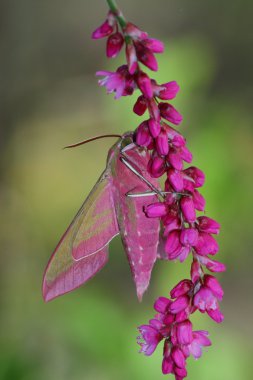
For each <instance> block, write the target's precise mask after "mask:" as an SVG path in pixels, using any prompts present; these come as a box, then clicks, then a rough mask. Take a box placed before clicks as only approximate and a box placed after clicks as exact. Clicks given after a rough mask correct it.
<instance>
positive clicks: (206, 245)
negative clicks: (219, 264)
mask: <svg viewBox="0 0 253 380" xmlns="http://www.w3.org/2000/svg"><path fill="white" fill-rule="evenodd" d="M194 248H195V251H196V252H197V254H199V255H204V256H206V255H216V253H217V252H218V250H219V246H218V243H217V242H216V240H215V239H214V238H213V237H212V236H211V235H210V234H207V233H205V232H200V233H199V235H198V241H197V243H196V244H195V247H194Z"/></svg>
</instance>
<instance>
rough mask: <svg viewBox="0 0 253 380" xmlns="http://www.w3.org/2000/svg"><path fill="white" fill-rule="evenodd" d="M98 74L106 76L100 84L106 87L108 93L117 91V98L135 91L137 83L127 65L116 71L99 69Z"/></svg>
mask: <svg viewBox="0 0 253 380" xmlns="http://www.w3.org/2000/svg"><path fill="white" fill-rule="evenodd" d="M96 75H97V76H105V77H104V78H103V79H100V80H99V81H98V83H99V85H100V86H105V87H106V90H107V93H108V94H111V93H112V92H115V93H116V95H115V99H119V98H120V97H121V96H127V95H130V94H131V93H133V91H134V88H135V85H134V82H133V79H132V77H131V75H130V74H129V72H128V70H127V66H126V65H124V66H121V67H119V68H118V70H117V71H116V72H111V71H97V72H96Z"/></svg>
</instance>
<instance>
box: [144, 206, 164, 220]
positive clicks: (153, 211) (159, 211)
mask: <svg viewBox="0 0 253 380" xmlns="http://www.w3.org/2000/svg"><path fill="white" fill-rule="evenodd" d="M144 211H145V214H146V215H147V217H148V218H160V217H161V216H164V215H166V214H167V211H168V210H167V206H166V204H165V203H162V202H157V203H153V204H151V205H148V206H146V207H145V210H144Z"/></svg>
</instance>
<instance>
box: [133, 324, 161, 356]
mask: <svg viewBox="0 0 253 380" xmlns="http://www.w3.org/2000/svg"><path fill="white" fill-rule="evenodd" d="M138 330H139V332H140V334H141V336H140V337H138V340H137V342H138V344H139V345H140V346H141V349H140V352H143V353H144V354H145V355H147V356H150V355H152V354H153V352H154V351H155V349H156V347H157V345H158V343H159V342H160V341H161V340H162V339H163V336H162V335H161V334H160V332H159V330H157V328H155V327H153V326H150V325H142V326H140V327H139V328H138ZM142 340H143V341H144V342H143V341H142Z"/></svg>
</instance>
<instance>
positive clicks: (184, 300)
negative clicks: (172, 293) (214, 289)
mask: <svg viewBox="0 0 253 380" xmlns="http://www.w3.org/2000/svg"><path fill="white" fill-rule="evenodd" d="M189 302H190V298H189V297H188V296H185V295H184V296H180V297H178V298H177V299H176V300H175V301H174V302H173V303H172V304H171V305H170V306H169V310H170V312H171V313H172V314H177V313H179V312H180V311H182V310H184V309H186V308H187V307H188V305H189Z"/></svg>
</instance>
